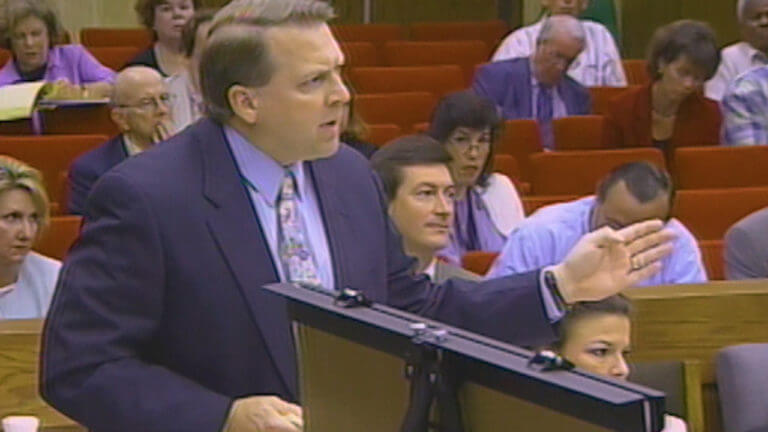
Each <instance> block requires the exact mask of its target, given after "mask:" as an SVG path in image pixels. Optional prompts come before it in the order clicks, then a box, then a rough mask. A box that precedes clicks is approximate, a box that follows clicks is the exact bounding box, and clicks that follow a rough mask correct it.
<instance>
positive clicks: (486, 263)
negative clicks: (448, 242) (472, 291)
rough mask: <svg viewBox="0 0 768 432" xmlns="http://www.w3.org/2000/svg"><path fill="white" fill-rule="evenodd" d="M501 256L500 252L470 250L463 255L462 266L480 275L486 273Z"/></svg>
mask: <svg viewBox="0 0 768 432" xmlns="http://www.w3.org/2000/svg"><path fill="white" fill-rule="evenodd" d="M497 256H499V254H498V252H485V251H469V252H467V253H465V254H464V256H463V257H461V266H462V267H463V268H464V269H466V270H469V271H471V272H472V273H475V274H478V275H481V276H483V275H485V274H486V273H488V270H489V269H490V268H491V265H493V261H494V260H495V259H496V257H497Z"/></svg>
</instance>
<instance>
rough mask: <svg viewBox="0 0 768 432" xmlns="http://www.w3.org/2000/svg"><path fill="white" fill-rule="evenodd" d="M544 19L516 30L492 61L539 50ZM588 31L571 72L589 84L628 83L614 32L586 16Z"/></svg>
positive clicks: (580, 81) (592, 85) (615, 85)
mask: <svg viewBox="0 0 768 432" xmlns="http://www.w3.org/2000/svg"><path fill="white" fill-rule="evenodd" d="M543 24H544V21H543V20H542V21H539V22H537V23H536V24H533V25H530V26H527V27H523V28H520V29H517V30H515V31H514V32H513V33H512V34H510V35H509V36H507V37H506V38H505V39H504V40H503V41H502V42H501V45H499V48H498V49H497V50H496V52H495V53H494V54H493V58H492V61H501V60H508V59H511V58H516V57H531V56H532V55H533V53H534V51H536V38H537V37H538V36H539V32H540V31H541V26H542V25H543ZM581 25H582V27H583V28H584V33H585V35H586V46H585V47H584V51H582V52H581V54H579V56H578V57H576V60H574V62H573V64H571V67H570V68H569V69H568V75H570V76H571V78H573V79H575V80H576V81H578V82H579V83H580V84H581V85H583V86H585V87H597V86H610V87H625V86H626V85H627V77H626V76H625V75H624V68H623V67H622V65H621V57H620V56H619V50H618V49H617V48H616V42H615V41H614V40H613V37H612V36H611V33H610V32H609V31H608V29H606V28H605V26H603V25H602V24H600V23H596V22H593V21H587V20H582V21H581Z"/></svg>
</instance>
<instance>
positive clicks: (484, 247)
mask: <svg viewBox="0 0 768 432" xmlns="http://www.w3.org/2000/svg"><path fill="white" fill-rule="evenodd" d="M500 127H501V119H500V117H499V114H498V111H497V109H496V106H495V105H494V104H493V102H491V101H489V100H487V99H485V98H484V97H482V96H478V95H477V94H476V93H474V92H472V91H471V90H466V91H461V92H457V93H453V94H450V95H448V96H446V97H444V98H443V99H442V100H441V101H440V103H439V104H438V106H437V108H436V109H435V112H434V113H433V114H432V121H431V123H430V127H429V131H428V132H427V134H428V135H430V136H431V137H432V138H434V139H436V140H438V141H440V142H441V143H443V144H444V145H445V147H446V150H448V153H450V154H451V156H452V157H453V161H452V162H451V165H450V169H451V176H452V177H453V181H454V183H455V185H456V208H455V220H454V230H453V234H452V239H451V244H450V245H449V246H448V247H447V248H446V249H444V250H443V251H441V252H440V253H439V255H440V256H441V257H443V258H446V259H448V260H449V261H451V262H453V263H455V264H460V263H461V257H462V256H463V255H464V254H465V253H466V252H469V251H475V250H479V251H488V252H499V251H501V249H502V248H503V246H504V242H505V241H506V238H507V235H509V233H510V232H511V231H512V229H513V228H514V227H515V226H517V224H518V223H519V222H520V221H521V220H522V219H523V218H524V217H525V216H524V214H523V205H522V203H521V201H520V196H519V195H518V193H517V190H516V189H515V186H514V185H513V184H512V181H511V180H510V179H509V178H507V177H506V176H504V175H503V174H498V173H494V172H493V153H494V145H495V142H496V140H497V138H498V137H499V133H500Z"/></svg>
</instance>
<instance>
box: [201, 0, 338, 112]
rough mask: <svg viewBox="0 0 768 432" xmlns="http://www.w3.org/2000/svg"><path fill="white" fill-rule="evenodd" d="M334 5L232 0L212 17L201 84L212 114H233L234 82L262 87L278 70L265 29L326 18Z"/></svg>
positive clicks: (298, 0)
mask: <svg viewBox="0 0 768 432" xmlns="http://www.w3.org/2000/svg"><path fill="white" fill-rule="evenodd" d="M334 16H335V14H334V11H333V8H332V7H331V6H330V5H329V4H328V3H326V2H324V1H320V0H233V1H231V2H230V3H229V4H227V5H226V6H224V7H223V8H222V9H221V10H220V11H219V12H218V13H217V14H216V15H215V16H214V18H213V24H212V25H211V30H210V33H209V34H210V39H209V40H208V45H207V46H206V48H205V50H204V51H203V56H202V60H201V61H200V71H199V72H200V85H201V87H202V92H203V98H204V99H205V102H206V104H207V105H208V110H209V113H210V115H211V117H213V118H215V119H217V120H219V121H222V122H223V121H226V120H228V119H229V118H230V117H232V116H233V115H234V112H233V111H232V107H231V105H230V103H229V96H228V92H229V89H230V88H231V87H232V86H234V85H238V84H239V85H242V86H246V87H263V86H265V85H267V84H268V83H269V81H270V80H271V78H272V74H273V73H274V64H273V62H272V59H271V56H270V53H269V49H268V44H267V41H266V39H265V37H264V30H265V29H267V28H269V27H275V26H279V25H283V24H291V23H307V24H311V23H325V22H328V21H329V20H331V19H332V18H334Z"/></svg>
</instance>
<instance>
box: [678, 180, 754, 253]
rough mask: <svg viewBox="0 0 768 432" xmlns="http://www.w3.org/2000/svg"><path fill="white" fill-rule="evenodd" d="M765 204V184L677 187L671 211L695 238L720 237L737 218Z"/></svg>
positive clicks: (711, 238)
mask: <svg viewBox="0 0 768 432" xmlns="http://www.w3.org/2000/svg"><path fill="white" fill-rule="evenodd" d="M764 207H768V187H751V188H729V189H692V190H681V191H678V192H677V194H676V196H675V205H674V208H673V212H672V214H673V215H674V216H675V217H676V218H678V219H680V221H681V222H682V223H683V224H684V225H685V226H686V227H687V228H688V229H689V230H690V231H691V232H692V233H693V235H695V236H696V238H697V239H699V240H720V239H722V238H723V237H724V236H725V233H726V231H728V228H730V227H731V225H733V224H735V223H736V222H738V221H739V220H740V219H741V218H743V217H745V216H747V215H748V214H750V213H752V212H754V211H757V210H759V209H761V208H764Z"/></svg>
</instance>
